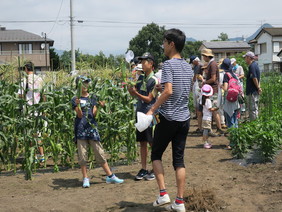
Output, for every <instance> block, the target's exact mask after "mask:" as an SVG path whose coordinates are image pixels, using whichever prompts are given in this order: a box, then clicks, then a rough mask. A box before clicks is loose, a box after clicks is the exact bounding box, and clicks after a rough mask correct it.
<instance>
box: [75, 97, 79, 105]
mask: <svg viewBox="0 0 282 212" xmlns="http://www.w3.org/2000/svg"><path fill="white" fill-rule="evenodd" d="M75 104H77V105H78V104H80V99H79V98H77V97H76V99H75Z"/></svg>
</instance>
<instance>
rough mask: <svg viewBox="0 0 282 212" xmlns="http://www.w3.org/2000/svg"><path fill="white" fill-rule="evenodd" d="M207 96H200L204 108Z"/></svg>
mask: <svg viewBox="0 0 282 212" xmlns="http://www.w3.org/2000/svg"><path fill="white" fill-rule="evenodd" d="M206 99H207V96H204V95H202V105H203V106H204V105H205V104H206Z"/></svg>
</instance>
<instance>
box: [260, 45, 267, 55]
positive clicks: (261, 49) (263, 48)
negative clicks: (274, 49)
mask: <svg viewBox="0 0 282 212" xmlns="http://www.w3.org/2000/svg"><path fill="white" fill-rule="evenodd" d="M260 53H261V54H263V53H266V43H262V44H260Z"/></svg>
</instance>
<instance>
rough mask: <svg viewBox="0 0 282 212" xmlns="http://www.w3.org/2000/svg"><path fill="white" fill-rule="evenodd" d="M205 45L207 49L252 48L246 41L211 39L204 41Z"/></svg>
mask: <svg viewBox="0 0 282 212" xmlns="http://www.w3.org/2000/svg"><path fill="white" fill-rule="evenodd" d="M203 45H204V46H205V47H206V48H207V49H236V48H238V49H242V48H246V49H248V48H251V47H250V45H249V44H248V43H247V42H244V41H211V42H203Z"/></svg>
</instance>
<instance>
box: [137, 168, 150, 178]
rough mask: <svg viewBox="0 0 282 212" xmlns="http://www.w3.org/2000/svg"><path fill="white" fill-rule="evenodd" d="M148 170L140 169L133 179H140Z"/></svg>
mask: <svg viewBox="0 0 282 212" xmlns="http://www.w3.org/2000/svg"><path fill="white" fill-rule="evenodd" d="M147 174H149V172H148V171H147V170H145V169H140V171H139V172H138V174H137V175H136V176H135V180H142V179H143V178H144V177H145V176H146V175H147Z"/></svg>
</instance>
